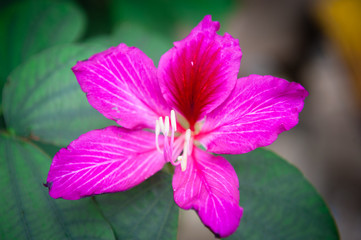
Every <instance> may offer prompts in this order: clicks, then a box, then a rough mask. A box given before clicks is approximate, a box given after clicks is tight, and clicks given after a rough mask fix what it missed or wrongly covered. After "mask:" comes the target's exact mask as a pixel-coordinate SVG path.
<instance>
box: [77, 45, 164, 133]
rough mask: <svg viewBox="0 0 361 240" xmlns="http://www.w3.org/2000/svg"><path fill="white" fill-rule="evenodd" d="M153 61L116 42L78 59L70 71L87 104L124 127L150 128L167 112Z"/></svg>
mask: <svg viewBox="0 0 361 240" xmlns="http://www.w3.org/2000/svg"><path fill="white" fill-rule="evenodd" d="M156 71H157V70H156V68H155V66H154V64H153V61H152V60H151V59H150V58H148V57H147V56H146V55H145V54H144V53H143V52H142V51H140V50H139V49H137V48H135V47H127V46H126V45H125V44H120V45H119V46H117V47H112V48H110V49H108V50H106V51H104V52H101V53H98V54H96V55H94V56H92V57H91V58H89V60H86V61H81V62H78V63H77V64H76V65H75V66H74V67H73V72H74V74H75V76H76V78H77V79H78V82H79V84H80V86H81V88H82V90H83V91H84V92H86V93H87V97H88V101H89V103H90V104H91V105H92V106H93V107H94V108H95V109H97V110H98V111H99V112H101V113H102V114H103V115H104V116H105V117H107V118H109V119H112V120H115V121H116V122H117V123H118V124H120V125H121V126H123V127H126V128H149V127H151V128H153V127H154V125H155V120H156V119H157V118H158V117H159V116H164V115H168V114H169V111H168V110H166V111H165V109H166V107H165V106H166V104H165V101H164V99H163V97H162V94H161V91H160V88H159V84H158V80H157V76H156Z"/></svg>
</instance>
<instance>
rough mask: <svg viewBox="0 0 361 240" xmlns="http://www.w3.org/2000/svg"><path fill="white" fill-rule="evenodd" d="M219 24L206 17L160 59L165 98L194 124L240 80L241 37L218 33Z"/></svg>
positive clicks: (159, 71)
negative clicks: (239, 42)
mask: <svg viewBox="0 0 361 240" xmlns="http://www.w3.org/2000/svg"><path fill="white" fill-rule="evenodd" d="M219 27H220V25H219V23H218V22H213V21H212V20H211V16H206V17H205V18H204V19H203V20H202V21H201V22H200V23H199V24H198V26H197V27H195V28H194V29H193V30H192V32H191V33H190V34H189V36H188V37H186V38H185V39H184V40H182V41H179V42H175V43H174V47H173V48H172V49H170V50H169V51H168V52H166V53H165V54H164V55H163V56H162V58H161V59H160V62H159V67H158V77H159V82H160V86H161V89H162V92H163V94H164V98H165V99H166V100H167V102H168V103H169V104H170V105H171V106H172V108H175V109H176V110H177V111H178V112H179V113H181V114H182V115H183V116H184V117H185V118H186V119H187V120H188V121H189V123H190V125H191V126H193V125H194V123H195V122H196V121H197V120H199V119H201V118H203V116H204V115H205V114H206V113H208V112H210V111H211V110H213V109H214V108H215V107H217V106H218V105H219V104H220V103H222V102H223V101H224V100H225V99H226V98H227V97H228V95H229V94H230V92H231V91H232V89H233V88H234V85H235V82H236V80H237V74H238V71H239V66H240V61H241V56H242V53H241V49H240V47H239V44H238V40H237V39H234V38H232V36H231V35H229V34H227V33H226V34H224V36H220V35H218V34H216V31H217V30H218V29H219Z"/></svg>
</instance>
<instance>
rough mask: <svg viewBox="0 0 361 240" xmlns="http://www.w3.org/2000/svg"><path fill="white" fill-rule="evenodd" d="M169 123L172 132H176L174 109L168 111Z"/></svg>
mask: <svg viewBox="0 0 361 240" xmlns="http://www.w3.org/2000/svg"><path fill="white" fill-rule="evenodd" d="M170 123H171V124H172V130H174V132H176V131H177V122H176V118H175V112H174V110H172V111H170Z"/></svg>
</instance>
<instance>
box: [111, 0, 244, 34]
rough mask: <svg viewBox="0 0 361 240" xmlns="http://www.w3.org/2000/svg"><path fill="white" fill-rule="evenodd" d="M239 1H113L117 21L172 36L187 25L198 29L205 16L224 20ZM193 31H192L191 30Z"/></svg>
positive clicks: (114, 20) (112, 12) (112, 7)
mask: <svg viewBox="0 0 361 240" xmlns="http://www.w3.org/2000/svg"><path fill="white" fill-rule="evenodd" d="M239 2H240V1H239V0H173V1H168V0H154V1H148V0H137V1H129V0H128V1H127V0H122V1H119V0H112V1H111V9H110V10H111V16H112V19H113V22H115V23H116V24H119V23H129V22H130V23H137V24H141V25H142V26H144V28H146V29H149V31H150V32H154V31H155V32H158V33H163V34H166V35H168V36H172V35H173V34H178V33H177V32H176V31H179V28H180V29H181V30H183V28H184V25H187V26H190V27H195V26H196V24H198V23H199V22H200V21H201V20H202V19H203V17H204V16H205V15H209V14H210V15H212V16H213V19H214V20H216V21H222V19H223V18H224V16H225V15H226V14H229V13H230V11H231V10H232V9H235V8H236V3H237V4H239ZM188 31H190V29H189V30H188Z"/></svg>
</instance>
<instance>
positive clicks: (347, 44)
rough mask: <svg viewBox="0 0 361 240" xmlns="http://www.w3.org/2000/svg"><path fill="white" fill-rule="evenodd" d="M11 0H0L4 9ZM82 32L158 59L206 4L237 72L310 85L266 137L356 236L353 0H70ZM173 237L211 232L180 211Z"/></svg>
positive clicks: (357, 6)
mask: <svg viewBox="0 0 361 240" xmlns="http://www.w3.org/2000/svg"><path fill="white" fill-rule="evenodd" d="M13 2H15V1H1V2H0V8H1V9H3V8H5V7H7V6H9V5H11V4H13ZM75 2H76V4H77V5H78V6H79V7H80V8H81V9H82V10H83V11H84V13H85V15H86V18H87V30H86V32H85V33H84V34H83V37H82V39H81V40H80V41H93V40H94V39H104V41H108V40H107V39H108V36H112V39H113V40H112V41H108V43H109V45H115V44H117V43H120V42H125V43H127V44H128V45H135V46H137V47H140V48H141V47H142V46H146V47H145V49H151V50H148V52H147V51H146V53H147V54H148V55H150V56H151V57H153V59H154V61H155V64H156V65H157V61H158V60H159V57H160V56H161V55H162V53H164V52H165V51H166V50H167V49H169V48H170V47H171V43H172V42H173V41H176V40H180V39H181V38H183V37H185V36H186V35H187V34H188V33H189V31H190V30H191V29H192V28H193V27H194V26H195V25H196V24H197V23H198V22H199V21H200V20H201V19H202V18H203V16H204V15H206V14H212V16H213V19H214V20H217V21H219V22H220V23H221V26H222V27H221V31H220V32H221V33H223V32H228V33H230V34H231V35H232V36H233V37H235V38H238V39H239V42H240V46H241V48H242V51H243V59H242V65H241V69H240V73H239V76H246V75H249V74H264V75H265V74H270V75H274V76H277V77H282V78H285V79H287V80H289V81H296V82H299V83H301V84H302V85H303V86H305V88H306V89H307V90H308V91H309V93H310V95H309V97H308V98H307V99H306V104H305V108H304V110H303V112H302V113H301V116H300V123H299V125H298V126H297V127H295V128H294V129H292V130H291V131H289V132H285V133H283V134H281V135H280V137H279V138H278V140H277V141H276V142H275V143H274V144H272V145H271V146H269V148H270V149H272V150H274V151H275V152H277V153H278V154H279V155H281V156H283V157H284V158H286V159H287V160H289V161H290V162H292V163H293V164H295V165H296V166H298V167H299V169H300V170H301V171H302V172H303V173H304V175H305V176H306V178H307V179H309V180H310V181H311V182H312V183H313V185H314V186H315V187H316V189H317V190H318V191H319V192H320V194H321V195H322V196H323V197H324V198H325V200H326V202H327V204H328V205H329V207H330V209H331V211H332V213H333V215H334V217H335V219H336V222H337V225H338V228H339V231H340V235H341V238H342V239H349V240H356V239H361V204H360V203H361V173H360V172H361V121H360V120H361V114H360V113H361V111H360V109H361V1H360V0H312V1H311V0H292V1H290V0H273V1H270V0H243V1H241V0H238V1H236V0H183V1H181V0H173V1H170V0H156V1H147V0H132V1H131V0H129V1H124V0H121V1H116V0H77V1H75ZM180 222H181V229H182V230H181V231H180V232H179V239H212V238H213V236H212V234H210V232H209V231H208V230H207V229H205V228H204V227H203V226H202V224H201V223H200V221H199V220H198V219H197V217H196V216H195V214H194V213H191V212H187V213H185V212H184V211H182V215H181V219H180Z"/></svg>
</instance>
